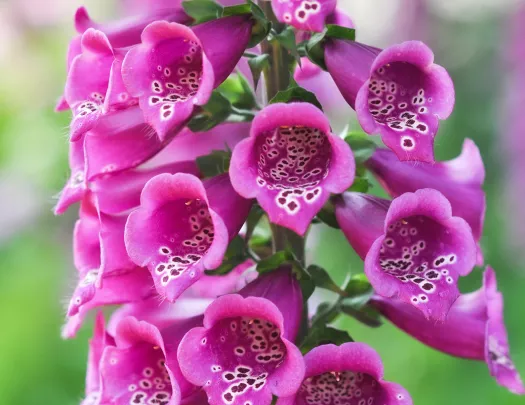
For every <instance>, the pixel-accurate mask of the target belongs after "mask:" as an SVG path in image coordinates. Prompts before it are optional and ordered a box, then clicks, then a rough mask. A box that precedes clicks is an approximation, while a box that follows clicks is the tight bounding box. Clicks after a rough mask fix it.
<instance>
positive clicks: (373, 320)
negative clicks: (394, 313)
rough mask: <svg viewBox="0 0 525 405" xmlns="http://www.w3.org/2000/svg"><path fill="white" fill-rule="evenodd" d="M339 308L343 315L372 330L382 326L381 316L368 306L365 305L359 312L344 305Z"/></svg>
mask: <svg viewBox="0 0 525 405" xmlns="http://www.w3.org/2000/svg"><path fill="white" fill-rule="evenodd" d="M340 308H341V311H342V312H343V313H344V314H346V315H349V316H351V317H353V318H355V319H357V320H358V321H359V322H361V323H363V324H365V325H367V326H370V327H372V328H377V327H379V326H381V325H382V324H383V322H382V321H381V314H380V313H379V312H378V311H377V310H376V309H375V308H373V307H371V306H370V305H366V306H364V307H363V308H361V309H359V310H357V309H354V308H353V307H352V306H345V305H341V306H340Z"/></svg>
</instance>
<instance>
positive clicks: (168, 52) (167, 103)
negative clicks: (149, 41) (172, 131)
mask: <svg viewBox="0 0 525 405" xmlns="http://www.w3.org/2000/svg"><path fill="white" fill-rule="evenodd" d="M174 49H176V50H177V51H176V52H174ZM151 58H152V61H151V68H150V76H149V77H151V78H152V79H153V80H152V81H151V83H150V85H151V92H150V93H151V95H150V97H149V99H148V103H149V105H150V106H157V107H159V110H160V111H159V114H160V120H161V121H166V120H169V119H170V118H171V117H172V116H173V113H174V109H175V106H176V104H177V103H182V102H186V101H188V100H190V99H191V98H193V97H195V96H196V95H197V92H198V91H199V88H200V84H201V81H202V76H203V51H202V48H201V47H200V46H199V44H198V43H197V42H195V41H189V40H187V39H183V38H177V39H170V40H165V41H162V42H160V43H159V44H158V45H157V46H156V47H155V48H153V49H152V51H151Z"/></svg>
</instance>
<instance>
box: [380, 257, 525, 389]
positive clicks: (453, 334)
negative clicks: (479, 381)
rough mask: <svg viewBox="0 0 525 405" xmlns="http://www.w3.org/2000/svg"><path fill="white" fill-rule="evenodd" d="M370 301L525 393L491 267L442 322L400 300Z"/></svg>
mask: <svg viewBox="0 0 525 405" xmlns="http://www.w3.org/2000/svg"><path fill="white" fill-rule="evenodd" d="M373 305H374V306H376V307H377V308H378V309H379V310H380V311H381V313H382V314H383V315H384V316H385V317H386V318H388V319H389V320H390V321H391V322H392V323H393V324H394V325H396V326H397V327H399V328H400V329H402V330H404V331H405V332H406V333H408V334H409V335H411V336H413V337H414V338H416V339H417V340H419V341H421V342H423V343H425V344H426V345H428V346H430V347H433V348H435V349H437V350H440V351H442V352H444V353H448V354H451V355H453V356H458V357H464V358H467V359H473V360H480V361H484V362H486V363H487V365H488V367H489V371H490V374H491V375H492V376H493V377H494V378H495V379H496V381H497V382H498V384H500V385H502V386H504V387H506V388H508V389H509V390H510V391H512V392H514V393H516V394H522V395H523V394H525V387H524V386H523V383H522V381H521V379H520V376H519V374H518V371H517V370H516V368H515V366H514V364H513V363H512V360H511V359H510V355H509V343H508V338H507V331H506V329H505V324H504V322H503V297H502V295H501V293H500V292H499V291H498V290H497V284H496V276H495V274H494V270H493V269H492V268H490V267H487V269H486V270H485V273H484V275H483V286H482V287H481V289H479V290H478V291H475V292H472V293H469V294H463V295H461V296H460V297H459V298H458V299H457V301H456V302H455V303H454V305H453V306H452V308H451V309H450V312H449V313H448V316H447V318H446V320H445V321H444V322H442V323H435V322H429V321H428V320H426V319H424V317H423V316H422V314H421V313H420V312H419V311H417V310H415V309H414V308H413V307H412V306H410V305H406V304H405V303H403V302H401V301H399V300H393V299H387V298H384V297H379V296H377V297H374V298H373Z"/></svg>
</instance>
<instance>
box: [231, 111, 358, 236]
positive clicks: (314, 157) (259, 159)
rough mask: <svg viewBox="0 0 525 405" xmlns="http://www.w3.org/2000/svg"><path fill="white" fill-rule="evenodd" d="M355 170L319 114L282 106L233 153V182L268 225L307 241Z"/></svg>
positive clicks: (262, 118)
mask: <svg viewBox="0 0 525 405" xmlns="http://www.w3.org/2000/svg"><path fill="white" fill-rule="evenodd" d="M354 170H355V163H354V158H353V155H352V151H351V150H350V148H349V146H348V145H347V144H346V142H344V141H343V140H342V139H340V138H338V137H337V136H335V135H333V134H332V133H331V131H330V125H329V123H328V120H327V119H326V117H325V116H324V115H323V113H322V112H321V111H320V110H318V109H317V108H316V107H315V106H313V105H311V104H308V103H291V104H281V103H278V104H272V105H270V106H268V107H266V108H264V109H263V110H262V111H261V112H259V114H258V115H257V116H256V117H255V119H254V120H253V123H252V128H251V134H250V137H249V138H247V139H245V140H243V141H241V142H239V144H238V145H237V146H236V147H235V149H234V150H233V155H232V159H231V163H230V178H231V181H232V185H233V187H234V188H235V190H236V191H237V192H238V193H239V194H240V195H242V196H243V197H245V198H256V199H257V201H258V202H259V204H260V205H261V207H262V208H263V209H264V210H265V211H266V213H267V214H268V217H269V218H270V221H272V222H274V223H276V224H279V225H282V226H285V227H287V228H290V229H292V230H293V231H295V232H297V233H298V234H300V235H303V234H304V233H305V232H306V230H307V229H308V226H309V225H310V222H311V220H312V219H313V217H314V216H315V215H316V214H317V213H318V212H319V210H320V209H321V207H322V206H323V205H324V203H325V202H326V201H327V200H328V198H329V196H330V193H341V192H343V191H344V190H346V189H347V188H348V187H349V186H350V185H351V184H352V181H353V178H354Z"/></svg>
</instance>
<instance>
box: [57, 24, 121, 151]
mask: <svg viewBox="0 0 525 405" xmlns="http://www.w3.org/2000/svg"><path fill="white" fill-rule="evenodd" d="M81 47H82V53H81V54H79V55H77V56H76V57H75V58H74V59H73V62H72V63H71V67H70V69H69V72H68V77H67V81H66V89H65V100H66V101H67V103H68V105H70V106H71V108H72V110H73V120H72V121H71V140H72V141H78V140H79V139H80V137H81V136H82V135H83V134H84V133H86V132H87V131H89V130H90V129H92V128H93V127H94V126H95V125H96V124H97V122H98V120H99V118H100V116H101V115H102V105H103V103H104V99H105V96H106V91H107V89H108V82H109V75H110V71H111V67H112V65H113V60H114V55H113V49H112V47H111V45H110V43H109V41H108V39H107V37H106V36H105V35H104V34H103V33H102V32H101V31H97V30H95V29H92V28H91V29H88V30H87V31H86V32H85V33H84V34H83V35H82V42H81ZM94 70H96V72H97V73H96V74H93V71H94Z"/></svg>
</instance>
